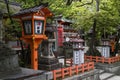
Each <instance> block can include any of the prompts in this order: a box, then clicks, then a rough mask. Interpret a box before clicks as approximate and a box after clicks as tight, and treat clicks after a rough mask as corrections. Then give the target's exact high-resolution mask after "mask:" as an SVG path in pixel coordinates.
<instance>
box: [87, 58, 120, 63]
mask: <svg viewBox="0 0 120 80" xmlns="http://www.w3.org/2000/svg"><path fill="white" fill-rule="evenodd" d="M85 60H89V61H95V62H101V63H108V64H111V63H114V62H118V61H120V56H115V57H110V58H104V57H98V56H85Z"/></svg>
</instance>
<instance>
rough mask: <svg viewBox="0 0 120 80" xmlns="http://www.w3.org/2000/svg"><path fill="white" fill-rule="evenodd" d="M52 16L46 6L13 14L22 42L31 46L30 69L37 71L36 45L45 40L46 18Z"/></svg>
mask: <svg viewBox="0 0 120 80" xmlns="http://www.w3.org/2000/svg"><path fill="white" fill-rule="evenodd" d="M52 15H53V14H52V13H51V11H50V10H49V9H48V8H47V4H42V5H40V6H36V7H32V8H28V9H23V10H20V11H19V12H18V13H16V14H14V15H13V17H14V18H18V19H20V21H21V25H22V38H21V39H22V40H24V41H25V42H26V43H28V44H30V46H31V67H32V68H33V69H35V70H37V69H38V50H37V49H38V45H39V44H40V43H41V42H42V40H43V39H47V37H46V35H45V33H44V32H45V28H46V18H47V17H50V16H52Z"/></svg>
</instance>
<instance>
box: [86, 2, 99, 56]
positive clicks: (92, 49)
mask: <svg viewBox="0 0 120 80" xmlns="http://www.w3.org/2000/svg"><path fill="white" fill-rule="evenodd" d="M98 11H99V0H96V12H98ZM96 25H97V19H96V18H94V22H93V28H92V29H93V31H92V34H91V39H90V44H89V50H88V51H87V53H86V54H87V55H92V56H101V54H100V52H99V51H98V50H97V49H96V46H95V45H96V44H95V43H96Z"/></svg>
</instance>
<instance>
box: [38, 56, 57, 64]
mask: <svg viewBox="0 0 120 80" xmlns="http://www.w3.org/2000/svg"><path fill="white" fill-rule="evenodd" d="M55 63H58V59H57V58H44V57H41V58H40V59H39V64H48V65H49V64H55Z"/></svg>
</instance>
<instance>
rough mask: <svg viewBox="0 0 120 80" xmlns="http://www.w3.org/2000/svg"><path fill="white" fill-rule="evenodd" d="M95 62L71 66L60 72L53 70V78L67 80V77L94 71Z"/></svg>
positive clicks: (59, 70)
mask: <svg viewBox="0 0 120 80" xmlns="http://www.w3.org/2000/svg"><path fill="white" fill-rule="evenodd" d="M93 69H94V62H88V63H84V64H81V65H76V66H71V67H67V68H61V69H58V70H53V78H54V80H56V79H57V78H62V79H63V78H65V77H66V76H72V75H77V74H79V73H83V72H85V71H89V70H93Z"/></svg>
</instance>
